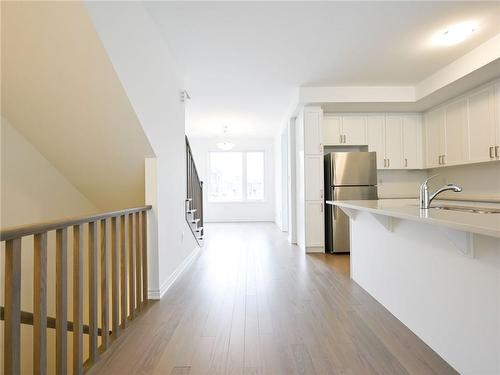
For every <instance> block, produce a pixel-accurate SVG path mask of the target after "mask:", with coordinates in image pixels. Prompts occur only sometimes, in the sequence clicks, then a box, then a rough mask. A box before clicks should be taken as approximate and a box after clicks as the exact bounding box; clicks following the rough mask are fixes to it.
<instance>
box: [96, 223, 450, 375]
mask: <svg viewBox="0 0 500 375" xmlns="http://www.w3.org/2000/svg"><path fill="white" fill-rule="evenodd" d="M206 228H207V239H206V245H205V247H204V248H203V249H202V250H201V255H200V256H199V258H198V259H197V260H196V261H195V262H194V263H193V265H192V266H191V267H190V269H189V270H187V271H186V272H185V273H184V274H183V275H182V277H181V278H180V279H179V280H178V281H177V282H176V283H175V284H174V286H173V287H172V288H171V289H170V290H169V291H168V292H167V294H166V295H165V297H164V298H163V299H162V300H161V301H159V302H156V303H155V304H153V306H152V307H151V308H150V309H149V310H148V311H147V312H146V313H145V314H144V315H143V316H142V317H141V318H140V319H138V320H137V321H136V323H135V324H134V325H133V326H132V327H131V328H130V329H129V332H128V334H127V335H126V336H124V337H123V338H122V339H119V340H118V341H117V342H116V343H115V345H114V346H113V348H112V349H111V350H110V351H109V352H108V353H107V354H106V355H105V356H103V357H102V359H101V361H100V362H99V364H98V365H96V366H95V367H94V369H93V371H92V373H96V374H226V373H227V374H233V373H234V374H242V373H249V374H355V375H361V374H381V375H388V374H422V375H427V374H452V373H453V374H454V373H456V372H455V371H454V370H453V369H452V368H451V367H450V366H449V365H448V364H447V363H446V362H445V361H443V360H442V359H441V358H440V357H439V356H438V355H437V354H436V353H434V352H433V351H432V350H431V349H430V348H429V347H428V346H427V345H425V344H424V343H423V342H422V341H421V340H419V339H418V338H417V337H416V336H415V335H414V334H413V333H411V332H410V331H409V330H408V329H407V328H406V327H405V326H404V325H403V324H402V323H400V322H399V321H398V320H397V319H396V318H394V317H393V316H392V315H391V314H390V313H389V312H387V310H385V309H384V308H383V307H382V306H381V305H380V304H378V303H377V302H376V301H375V300H374V299H373V298H371V297H370V296H369V295H368V294H367V293H366V292H365V291H364V290H363V289H361V288H360V287H359V286H358V285H356V284H355V283H354V282H353V281H351V280H350V279H349V269H348V268H349V263H348V256H345V255H344V256H332V255H323V254H318V255H314V256H311V255H305V254H303V253H302V252H301V251H300V250H299V249H298V248H297V247H296V246H291V245H289V244H288V243H287V240H286V237H285V236H284V235H283V234H282V233H281V232H280V231H279V230H278V229H277V228H276V226H275V225H274V224H271V223H259V224H240V223H238V224H211V225H207V226H206Z"/></svg>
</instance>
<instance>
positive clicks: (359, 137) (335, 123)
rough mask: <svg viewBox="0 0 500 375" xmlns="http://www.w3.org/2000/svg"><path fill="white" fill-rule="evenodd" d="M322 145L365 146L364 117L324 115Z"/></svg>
mask: <svg viewBox="0 0 500 375" xmlns="http://www.w3.org/2000/svg"><path fill="white" fill-rule="evenodd" d="M323 144H325V145H329V146H337V145H346V146H359V145H367V144H368V142H367V136H366V116H356V115H342V116H340V115H325V117H324V119H323Z"/></svg>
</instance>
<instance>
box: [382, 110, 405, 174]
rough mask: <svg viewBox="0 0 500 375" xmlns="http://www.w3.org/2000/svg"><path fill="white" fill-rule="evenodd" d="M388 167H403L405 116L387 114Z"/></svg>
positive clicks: (386, 148) (386, 144) (386, 149)
mask: <svg viewBox="0 0 500 375" xmlns="http://www.w3.org/2000/svg"><path fill="white" fill-rule="evenodd" d="M385 155H386V159H387V163H386V168H389V169H402V168H403V118H402V117H401V116H387V117H386V119H385Z"/></svg>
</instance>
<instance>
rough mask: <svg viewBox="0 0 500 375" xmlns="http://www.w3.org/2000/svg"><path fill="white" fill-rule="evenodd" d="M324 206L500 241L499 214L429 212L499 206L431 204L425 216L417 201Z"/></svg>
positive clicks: (346, 203)
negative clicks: (448, 207) (498, 239)
mask: <svg viewBox="0 0 500 375" xmlns="http://www.w3.org/2000/svg"><path fill="white" fill-rule="evenodd" d="M326 203H327V204H331V205H335V206H338V207H341V208H342V207H344V208H348V209H354V210H360V211H367V212H371V213H374V214H379V215H383V216H390V217H395V218H399V219H406V220H413V221H419V222H423V223H427V224H436V225H441V226H445V227H448V228H452V229H456V230H461V231H464V232H470V233H477V234H482V235H485V236H491V237H497V238H500V214H482V213H471V212H460V211H450V210H439V209H435V208H432V205H434V206H435V205H439V204H443V205H448V206H472V207H491V208H500V205H499V204H488V203H484V202H477V203H474V202H453V203H451V202H450V201H438V200H434V201H433V202H432V205H431V208H430V209H428V210H426V211H427V212H422V211H421V210H420V208H419V206H418V200H417V199H379V200H357V201H326Z"/></svg>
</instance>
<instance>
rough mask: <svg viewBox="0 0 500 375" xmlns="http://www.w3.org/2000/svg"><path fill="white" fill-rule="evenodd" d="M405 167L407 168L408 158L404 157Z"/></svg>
mask: <svg viewBox="0 0 500 375" xmlns="http://www.w3.org/2000/svg"><path fill="white" fill-rule="evenodd" d="M405 168H408V159H407V158H405Z"/></svg>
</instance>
